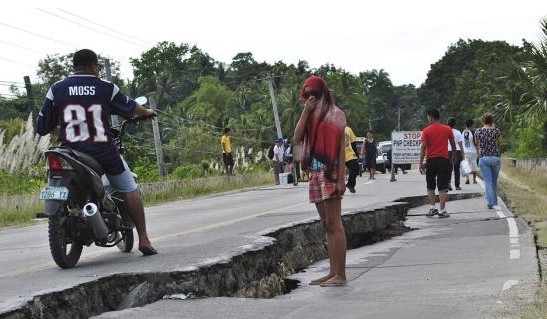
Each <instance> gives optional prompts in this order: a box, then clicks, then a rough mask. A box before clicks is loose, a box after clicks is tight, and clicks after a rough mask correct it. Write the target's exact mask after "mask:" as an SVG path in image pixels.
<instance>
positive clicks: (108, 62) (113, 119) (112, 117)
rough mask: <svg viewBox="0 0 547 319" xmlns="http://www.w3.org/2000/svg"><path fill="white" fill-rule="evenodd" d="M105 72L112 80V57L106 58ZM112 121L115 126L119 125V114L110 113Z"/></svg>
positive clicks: (107, 77) (109, 79)
mask: <svg viewBox="0 0 547 319" xmlns="http://www.w3.org/2000/svg"><path fill="white" fill-rule="evenodd" d="M104 73H105V76H106V79H107V80H108V81H110V82H112V70H111V69H110V59H104ZM110 122H111V123H112V126H113V127H114V126H118V116H117V115H110Z"/></svg>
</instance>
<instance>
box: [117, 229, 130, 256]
mask: <svg viewBox="0 0 547 319" xmlns="http://www.w3.org/2000/svg"><path fill="white" fill-rule="evenodd" d="M118 236H123V239H122V240H120V241H119V242H118V243H117V244H116V246H117V247H118V249H119V250H121V251H122V252H124V253H128V252H130V251H131V250H132V249H133V244H134V243H135V237H134V236H133V229H130V230H122V231H119V232H118Z"/></svg>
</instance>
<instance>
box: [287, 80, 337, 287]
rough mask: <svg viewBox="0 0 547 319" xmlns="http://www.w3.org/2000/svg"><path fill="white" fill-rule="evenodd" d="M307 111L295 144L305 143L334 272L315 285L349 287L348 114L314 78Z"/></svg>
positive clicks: (305, 90) (305, 96)
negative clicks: (345, 213) (345, 207)
mask: <svg viewBox="0 0 547 319" xmlns="http://www.w3.org/2000/svg"><path fill="white" fill-rule="evenodd" d="M300 100H301V101H305V106H304V110H302V114H300V119H299V120H298V123H297V124H296V128H295V130H294V141H295V142H296V143H299V142H302V162H301V164H302V168H303V169H304V171H305V172H306V173H307V175H308V180H309V198H310V203H314V204H315V207H316V208H317V212H318V213H319V217H320V218H321V222H322V223H323V225H324V226H325V228H326V231H327V250H328V253H329V262H330V270H329V273H328V274H327V275H325V276H323V277H321V278H318V279H315V280H312V281H311V282H310V284H311V285H321V286H322V287H337V286H345V285H346V234H345V232H344V226H343V224H342V197H343V195H344V191H345V190H346V183H345V174H344V170H345V145H344V128H345V127H346V115H345V114H344V112H343V111H342V110H340V108H338V107H337V106H336V105H335V104H334V102H333V100H332V97H331V95H330V91H329V88H328V87H327V83H326V82H325V80H323V79H322V78H321V77H318V76H312V77H310V78H308V79H307V80H306V81H305V82H304V84H303V85H302V89H301V90H300Z"/></svg>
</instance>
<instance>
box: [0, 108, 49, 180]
mask: <svg viewBox="0 0 547 319" xmlns="http://www.w3.org/2000/svg"><path fill="white" fill-rule="evenodd" d="M4 133H5V130H1V131H0V171H6V172H9V173H12V174H13V173H15V172H26V173H27V174H28V175H29V176H35V175H38V174H39V172H36V171H35V170H34V168H33V166H34V165H35V164H36V163H38V162H39V161H40V159H41V158H42V155H43V154H44V151H45V150H46V149H47V148H48V147H49V143H50V135H46V136H39V135H37V134H36V133H34V127H33V116H32V113H30V114H29V117H28V119H27V122H26V124H25V125H24V126H23V127H21V131H20V133H19V134H18V135H16V136H14V137H13V139H12V140H11V142H10V143H9V144H7V145H4V141H3V140H4Z"/></svg>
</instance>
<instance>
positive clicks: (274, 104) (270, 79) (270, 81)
mask: <svg viewBox="0 0 547 319" xmlns="http://www.w3.org/2000/svg"><path fill="white" fill-rule="evenodd" d="M282 76H283V75H275V76H272V75H271V74H270V73H268V76H267V77H265V78H261V79H259V78H257V79H256V80H257V81H260V80H267V81H268V87H269V88H270V97H271V98H272V107H273V113H274V120H275V128H276V130H277V137H278V138H282V137H283V133H282V132H281V124H280V123H279V113H278V111H277V100H276V99H275V93H274V87H273V79H274V78H276V77H282Z"/></svg>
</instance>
